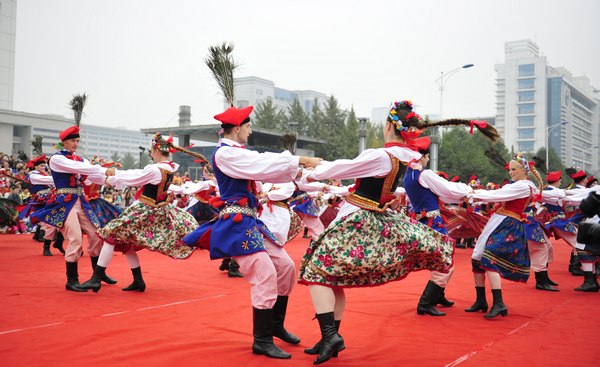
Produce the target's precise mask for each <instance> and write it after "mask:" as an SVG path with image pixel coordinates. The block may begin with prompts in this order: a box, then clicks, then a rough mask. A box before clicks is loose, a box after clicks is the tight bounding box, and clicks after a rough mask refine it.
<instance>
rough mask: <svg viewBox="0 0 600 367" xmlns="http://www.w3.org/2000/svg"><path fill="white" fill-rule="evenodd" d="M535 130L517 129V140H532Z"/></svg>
mask: <svg viewBox="0 0 600 367" xmlns="http://www.w3.org/2000/svg"><path fill="white" fill-rule="evenodd" d="M534 131H535V129H519V139H533V132H534Z"/></svg>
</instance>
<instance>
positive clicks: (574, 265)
mask: <svg viewBox="0 0 600 367" xmlns="http://www.w3.org/2000/svg"><path fill="white" fill-rule="evenodd" d="M569 273H571V275H574V276H581V275H583V270H581V261H579V256H577V255H575V254H573V253H571V259H570V261H569Z"/></svg>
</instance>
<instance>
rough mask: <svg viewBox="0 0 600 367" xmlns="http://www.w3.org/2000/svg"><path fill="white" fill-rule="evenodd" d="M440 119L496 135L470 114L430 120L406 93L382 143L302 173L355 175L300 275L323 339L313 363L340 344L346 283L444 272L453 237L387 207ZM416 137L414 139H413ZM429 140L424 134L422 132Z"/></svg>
mask: <svg viewBox="0 0 600 367" xmlns="http://www.w3.org/2000/svg"><path fill="white" fill-rule="evenodd" d="M445 125H471V126H476V127H477V128H478V129H479V130H480V131H483V132H485V133H488V134H490V135H493V136H496V137H497V133H496V131H495V129H494V128H493V127H491V126H490V127H488V126H487V125H486V124H484V123H479V122H471V121H467V120H446V121H440V122H436V123H432V124H428V123H426V122H423V121H421V120H420V118H419V116H418V115H417V114H415V113H414V112H412V103H411V102H410V101H402V102H395V103H394V105H393V106H392V108H391V110H390V112H389V115H388V119H387V123H386V124H384V126H383V136H384V139H385V142H386V143H385V146H384V148H379V149H368V150H365V151H363V152H362V153H361V154H360V155H359V156H358V157H356V158H355V159H353V160H347V159H341V160H337V161H334V162H326V163H324V164H322V165H321V166H318V167H316V168H315V170H314V171H313V172H311V173H308V174H307V175H306V176H305V177H303V180H307V181H311V180H323V179H327V178H337V179H351V178H356V179H357V181H356V185H355V186H354V191H353V192H352V193H351V194H350V195H349V196H348V197H347V198H346V202H345V203H344V205H343V206H342V207H341V209H340V211H339V213H338V215H337V217H336V219H335V220H334V221H333V222H332V223H331V224H330V225H329V226H328V227H327V229H326V230H325V231H324V232H323V233H322V235H321V236H320V237H319V238H318V239H317V240H316V241H314V242H313V243H312V244H311V245H310V246H309V248H308V249H307V251H306V254H305V255H304V258H303V260H302V264H301V266H300V271H299V282H300V283H301V284H306V285H308V286H309V291H310V294H311V298H312V302H313V306H314V307H315V311H316V314H317V315H316V318H317V319H318V321H319V327H320V329H321V337H322V338H321V340H320V341H319V342H318V343H317V344H316V345H315V346H314V347H313V348H311V350H310V351H311V352H315V351H317V350H318V351H319V356H318V357H317V359H316V360H315V361H314V364H320V363H323V362H325V361H327V360H329V359H330V358H331V357H332V356H336V355H337V353H338V352H339V351H341V350H342V349H344V341H343V339H342V338H341V337H340V335H339V334H338V330H339V325H340V323H341V319H342V315H343V312H344V309H345V302H346V301H345V294H344V288H345V287H364V286H377V285H382V284H385V283H387V282H390V281H394V280H400V279H403V278H405V277H406V276H407V275H408V274H409V273H410V272H412V271H416V270H422V269H428V270H436V271H440V272H444V273H447V272H448V271H449V269H450V268H451V266H452V263H453V258H452V256H453V251H454V248H453V244H454V240H452V239H451V238H450V237H448V236H446V235H444V234H442V233H439V232H437V231H435V230H433V229H432V228H429V227H427V226H426V225H424V224H422V223H418V222H416V221H414V220H411V219H410V218H408V217H407V216H406V215H404V214H402V213H398V212H393V211H387V210H386V209H387V208H388V207H389V206H390V205H392V204H393V200H394V198H395V196H394V191H395V189H396V186H397V185H398V180H399V178H400V177H401V176H402V174H403V173H404V171H405V170H406V165H407V164H409V163H410V162H414V161H417V160H418V159H419V158H420V157H421V154H420V153H418V151H417V150H418V144H419V143H423V142H425V141H426V140H424V138H421V139H423V140H420V139H415V138H416V137H417V136H419V134H420V133H421V132H420V131H414V129H413V128H428V127H433V126H445ZM413 139H414V140H413ZM427 140H428V139H427Z"/></svg>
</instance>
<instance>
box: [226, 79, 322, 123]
mask: <svg viewBox="0 0 600 367" xmlns="http://www.w3.org/2000/svg"><path fill="white" fill-rule="evenodd" d="M234 95H235V101H234V103H235V105H236V106H237V107H246V106H249V105H252V106H256V105H258V104H259V103H261V102H264V101H266V100H267V98H271V100H272V101H273V106H274V107H275V108H277V109H280V110H284V111H285V110H286V109H287V107H289V106H290V105H291V104H292V102H294V99H296V98H297V99H298V101H299V102H300V105H301V106H302V107H303V109H304V112H306V113H307V114H309V115H310V114H311V112H312V109H313V106H314V102H315V100H316V101H317V103H319V105H320V106H322V105H324V104H325V102H327V95H325V94H324V93H320V92H315V91H313V90H287V89H283V88H279V87H276V86H275V83H274V82H273V81H271V80H267V79H262V78H258V77H255V76H248V77H242V78H235V79H234ZM225 107H226V108H227V107H229V106H225Z"/></svg>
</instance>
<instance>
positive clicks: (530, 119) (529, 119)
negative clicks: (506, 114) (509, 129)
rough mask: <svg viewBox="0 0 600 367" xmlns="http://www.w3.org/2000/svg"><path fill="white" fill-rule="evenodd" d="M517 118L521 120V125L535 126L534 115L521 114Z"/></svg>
mask: <svg viewBox="0 0 600 367" xmlns="http://www.w3.org/2000/svg"><path fill="white" fill-rule="evenodd" d="M517 119H518V120H519V127H522V126H533V125H534V122H535V121H534V116H519V117H517Z"/></svg>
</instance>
